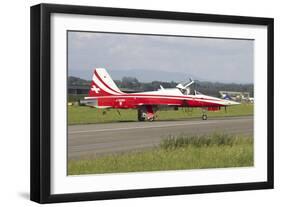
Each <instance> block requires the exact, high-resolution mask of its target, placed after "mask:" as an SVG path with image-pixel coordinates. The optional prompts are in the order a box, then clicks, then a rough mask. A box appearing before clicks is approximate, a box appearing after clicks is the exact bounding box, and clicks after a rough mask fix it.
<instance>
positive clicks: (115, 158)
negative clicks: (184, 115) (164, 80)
mask: <svg viewBox="0 0 281 207" xmlns="http://www.w3.org/2000/svg"><path fill="white" fill-rule="evenodd" d="M253 162H254V158H253V138H252V137H245V136H237V135H224V134H213V135H211V136H207V135H203V136H185V135H181V136H178V137H169V138H167V139H165V140H163V141H162V142H161V144H160V145H159V146H158V147H156V148H153V149H150V150H146V151H142V152H127V153H123V154H113V155H107V156H101V157H93V158H91V159H90V158H88V159H84V160H69V162H68V174H69V175H80V174H100V173H118V172H143V171H162V170H183V169H205V168H226V167H244V166H253Z"/></svg>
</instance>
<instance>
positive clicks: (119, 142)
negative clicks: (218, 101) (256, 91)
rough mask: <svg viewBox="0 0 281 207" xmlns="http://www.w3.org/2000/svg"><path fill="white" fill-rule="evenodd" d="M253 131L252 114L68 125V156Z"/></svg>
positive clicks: (99, 153) (137, 148)
mask: <svg viewBox="0 0 281 207" xmlns="http://www.w3.org/2000/svg"><path fill="white" fill-rule="evenodd" d="M214 132H217V133H228V134H246V135H252V134H253V116H244V117H227V118H213V119H209V120H205V121H203V120H199V119H197V120H195V119H190V120H184V121H155V122H119V123H106V124H87V125H70V126H68V141H67V145H68V159H81V158H83V157H90V156H93V155H96V156H99V155H105V154H111V153H118V152H124V151H132V150H142V149H144V148H151V147H154V146H156V145H158V144H159V143H160V142H161V140H162V139H164V138H167V136H169V135H179V134H182V133H184V134H188V135H194V134H198V135H201V134H210V133H214Z"/></svg>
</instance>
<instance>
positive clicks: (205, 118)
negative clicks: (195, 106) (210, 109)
mask: <svg viewBox="0 0 281 207" xmlns="http://www.w3.org/2000/svg"><path fill="white" fill-rule="evenodd" d="M202 112H203V115H202V120H207V119H208V116H207V114H206V109H204V108H203V109H202Z"/></svg>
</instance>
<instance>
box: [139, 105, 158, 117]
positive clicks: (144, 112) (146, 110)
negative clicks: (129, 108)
mask: <svg viewBox="0 0 281 207" xmlns="http://www.w3.org/2000/svg"><path fill="white" fill-rule="evenodd" d="M138 120H139V121H145V120H147V121H154V120H155V114H154V111H153V108H152V106H144V107H141V108H139V109H138Z"/></svg>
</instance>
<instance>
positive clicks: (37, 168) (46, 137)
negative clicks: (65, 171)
mask: <svg viewBox="0 0 281 207" xmlns="http://www.w3.org/2000/svg"><path fill="white" fill-rule="evenodd" d="M52 13H67V14H83V15H99V16H111V17H134V18H148V19H162V20H181V21H194V22H210V23H212V22H218V23H233V24H247V25H264V26H267V35H268V36H267V43H268V44H267V45H268V46H267V59H268V62H267V75H268V80H267V94H268V95H267V104H268V107H267V114H268V117H267V127H268V131H267V181H265V182H249V183H238V184H218V185H203V186H186V187H167V188H153V189H136V190H121V191H106V192H85V193H74V194H51V191H50V189H51V182H50V181H51V177H50V176H51V175H50V174H51V173H50V170H51V159H50V151H51V141H50V136H51V134H50V130H51V124H50V123H51V114H50V111H51V110H50V107H51V105H50V100H51V91H50V87H51V85H50V79H51V74H50V73H51V71H50V67H51V65H50V58H51V56H50V52H51V50H50V32H51V27H50V26H51V25H50V24H51V23H50V15H51V14H52ZM30 24H31V36H30V41H31V59H30V61H31V100H30V101H31V106H30V109H31V129H30V131H31V137H30V138H31V140H30V141H31V151H30V160H31V169H30V172H31V173H30V199H31V200H32V201H35V202H38V203H54V202H70V201H88V200H103V199H119V198H134V197H146V196H166V195H179V194H195V193H211V192H224V191H242V190H255V189H271V188H273V186H274V185H273V177H274V170H273V167H274V166H273V165H274V157H273V155H274V151H273V149H274V147H273V132H274V128H273V127H274V126H273V125H274V124H273V120H274V105H273V95H274V88H273V86H274V82H273V81H274V78H273V77H274V76H273V61H274V60H273V56H274V55H273V38H274V31H273V28H274V20H273V19H272V18H260V17H245V16H228V15H213V14H195V13H182V12H169V11H152V10H135V9H121V8H103V7H88V6H72V5H56V4H39V5H35V6H32V7H31V22H30Z"/></svg>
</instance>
